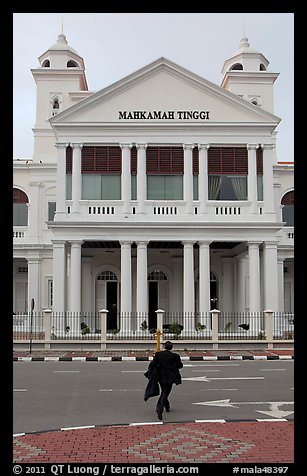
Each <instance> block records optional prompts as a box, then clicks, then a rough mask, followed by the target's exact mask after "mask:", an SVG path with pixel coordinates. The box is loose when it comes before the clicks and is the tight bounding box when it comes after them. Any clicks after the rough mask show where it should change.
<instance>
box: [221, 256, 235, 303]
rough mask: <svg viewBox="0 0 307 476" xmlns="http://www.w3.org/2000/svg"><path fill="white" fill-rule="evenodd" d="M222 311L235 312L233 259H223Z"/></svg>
mask: <svg viewBox="0 0 307 476" xmlns="http://www.w3.org/2000/svg"><path fill="white" fill-rule="evenodd" d="M222 276H223V284H222V304H223V306H222V309H221V310H222V311H224V312H232V311H233V296H234V273H233V259H232V258H222Z"/></svg>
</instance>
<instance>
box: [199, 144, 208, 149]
mask: <svg viewBox="0 0 307 476" xmlns="http://www.w3.org/2000/svg"><path fill="white" fill-rule="evenodd" d="M197 147H198V150H201V149H203V150H208V149H210V144H197Z"/></svg>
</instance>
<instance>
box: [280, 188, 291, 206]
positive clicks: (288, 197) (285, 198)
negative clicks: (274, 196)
mask: <svg viewBox="0 0 307 476" xmlns="http://www.w3.org/2000/svg"><path fill="white" fill-rule="evenodd" d="M281 204H282V205H294V192H293V191H292V192H288V193H286V194H285V195H284V196H283V197H282V200H281Z"/></svg>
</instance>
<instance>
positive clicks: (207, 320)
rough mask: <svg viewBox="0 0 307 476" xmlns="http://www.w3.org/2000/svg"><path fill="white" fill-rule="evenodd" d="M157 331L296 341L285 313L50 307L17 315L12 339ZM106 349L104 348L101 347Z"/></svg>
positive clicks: (147, 337)
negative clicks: (58, 310)
mask: <svg viewBox="0 0 307 476" xmlns="http://www.w3.org/2000/svg"><path fill="white" fill-rule="evenodd" d="M157 330H159V331H162V339H164V340H167V339H169V340H174V339H175V340H180V341H184V342H198V343H201V342H203V343H206V342H207V343H208V342H209V343H210V342H211V343H218V342H225V341H226V342H229V341H232V342H237V343H239V342H246V341H255V342H258V341H266V342H268V343H271V344H272V343H273V342H274V341H275V342H276V341H293V340H294V314H293V313H283V312H273V311H264V312H257V313H251V312H244V313H230V312H220V311H218V310H216V309H215V310H212V311H210V312H208V313H182V312H176V313H172V312H164V311H161V310H158V311H156V313H155V314H154V315H149V314H148V313H118V314H115V315H112V314H111V313H109V312H108V311H107V310H101V311H99V312H97V313H91V312H85V313H84V312H82V313H72V312H62V313H56V312H52V311H51V310H50V309H47V310H45V311H43V312H42V313H30V312H29V313H20V314H14V315H13V341H14V343H18V342H29V341H30V339H31V341H33V342H35V341H40V342H42V341H43V342H44V343H45V346H46V348H50V344H52V343H56V342H67V341H74V342H82V341H83V342H84V341H90V342H98V343H100V344H101V346H103V345H105V344H106V343H107V342H114V341H116V342H118V343H120V342H128V343H129V342H131V343H132V342H143V343H146V342H148V341H150V342H154V341H155V340H156V335H157ZM101 348H102V347H101Z"/></svg>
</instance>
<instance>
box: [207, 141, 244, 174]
mask: <svg viewBox="0 0 307 476" xmlns="http://www.w3.org/2000/svg"><path fill="white" fill-rule="evenodd" d="M247 173H248V159H247V149H246V148H243V147H210V148H209V150H208V174H209V175H247Z"/></svg>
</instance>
